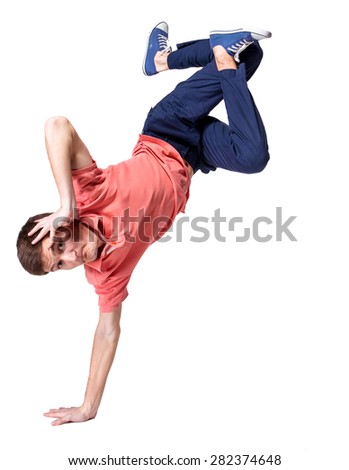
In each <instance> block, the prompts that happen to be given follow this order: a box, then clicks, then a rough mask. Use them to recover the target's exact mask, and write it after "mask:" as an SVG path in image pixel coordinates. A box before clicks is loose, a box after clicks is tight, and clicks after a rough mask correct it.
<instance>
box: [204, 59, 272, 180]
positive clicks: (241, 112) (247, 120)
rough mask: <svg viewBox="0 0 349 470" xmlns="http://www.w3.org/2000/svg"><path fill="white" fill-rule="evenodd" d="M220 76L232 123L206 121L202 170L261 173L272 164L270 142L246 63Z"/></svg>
mask: <svg viewBox="0 0 349 470" xmlns="http://www.w3.org/2000/svg"><path fill="white" fill-rule="evenodd" d="M219 76H220V81H221V88H222V93H223V99H224V103H225V106H226V110H227V114H228V123H229V124H225V123H223V122H221V121H219V120H218V119H216V118H214V117H211V116H207V117H205V118H204V119H203V120H202V122H201V123H202V129H201V130H202V134H201V136H202V138H201V143H202V155H201V159H200V169H201V170H202V171H203V172H207V171H209V170H212V169H213V168H224V169H226V170H231V171H237V172H241V173H258V172H260V171H262V170H263V169H264V168H265V166H266V164H267V163H268V160H269V152H268V143H267V137H266V132H265V129H264V125H263V122H262V119H261V117H260V114H259V112H258V109H257V107H256V105H255V103H254V100H253V97H252V95H251V93H250V92H249V90H248V88H247V83H246V67H245V64H241V65H240V67H239V69H238V70H222V71H221V72H219ZM212 167H213V168H212Z"/></svg>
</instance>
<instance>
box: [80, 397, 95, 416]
mask: <svg viewBox="0 0 349 470" xmlns="http://www.w3.org/2000/svg"><path fill="white" fill-rule="evenodd" d="M80 409H81V411H82V413H83V414H85V415H86V416H87V417H88V418H94V417H95V416H96V414H97V411H98V405H96V404H93V403H91V402H89V401H86V400H85V401H84V403H83V404H82V405H81V407H80Z"/></svg>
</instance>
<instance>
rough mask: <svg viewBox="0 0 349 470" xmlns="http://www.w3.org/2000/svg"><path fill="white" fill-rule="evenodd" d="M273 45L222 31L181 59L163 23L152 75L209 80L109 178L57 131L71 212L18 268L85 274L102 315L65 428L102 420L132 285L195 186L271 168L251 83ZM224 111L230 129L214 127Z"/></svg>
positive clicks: (38, 224)
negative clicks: (81, 394)
mask: <svg viewBox="0 0 349 470" xmlns="http://www.w3.org/2000/svg"><path fill="white" fill-rule="evenodd" d="M270 36H271V33H269V32H267V31H262V30H256V29H253V30H246V29H242V28H241V29H238V30H233V31H214V32H211V34H210V39H209V40H208V39H205V40H198V41H192V42H187V43H183V44H179V45H178V46H177V50H176V51H173V52H172V51H171V49H170V48H169V44H168V26H167V24H166V23H164V22H162V23H159V24H158V25H157V26H156V27H155V28H154V29H153V30H152V32H151V34H150V36H149V39H148V46H147V53H146V57H145V60H144V64H143V71H144V73H145V74H146V75H154V74H156V73H159V72H162V71H165V70H169V69H183V68H187V67H201V69H200V70H199V71H198V72H196V73H195V74H194V75H193V76H192V77H191V78H189V79H188V80H186V81H184V82H182V83H180V84H179V85H178V86H177V87H176V88H175V90H174V91H173V92H172V93H170V94H169V95H168V96H166V97H165V98H164V99H163V100H162V101H160V102H159V103H158V104H157V105H156V106H155V107H154V108H153V109H151V110H150V112H149V114H148V116H147V119H146V121H145V124H144V129H143V131H142V135H141V136H140V138H139V141H138V143H137V145H136V147H135V149H134V151H133V155H132V158H130V159H129V160H126V161H124V162H121V163H119V164H117V165H112V166H109V167H108V168H107V169H105V170H102V169H100V168H98V167H97V165H96V163H95V162H94V161H93V159H92V157H91V155H90V153H89V151H88V150H87V148H86V146H85V145H84V143H83V142H82V141H81V139H80V137H79V136H78V134H77V132H76V131H75V129H74V128H73V126H72V125H71V123H70V122H69V121H68V120H67V119H66V118H63V117H55V118H51V119H49V120H48V121H47V122H46V125H45V138H46V148H47V153H48V157H49V160H50V164H51V168H52V172H53V175H54V177H55V181H56V184H57V188H58V191H59V195H60V199H61V206H60V208H59V209H58V210H57V211H56V212H54V213H52V214H41V215H38V216H35V217H31V218H30V219H29V220H28V221H27V223H26V224H25V225H24V226H23V227H22V229H21V231H20V234H19V236H18V240H17V250H18V257H19V259H20V261H21V263H22V265H23V267H24V268H25V269H26V270H27V271H28V272H30V273H31V274H36V275H43V274H47V273H49V272H54V271H58V270H64V269H72V268H75V267H77V266H79V265H82V264H83V265H84V267H85V273H86V277H87V280H88V281H89V282H90V283H91V284H93V285H94V287H95V291H96V293H97V294H98V296H99V310H100V315H99V322H98V325H97V329H96V333H95V337H94V343H93V350H92V357H91V364H90V373H89V378H88V383H87V387H86V393H85V398H84V401H83V404H82V405H81V406H79V407H72V408H59V409H51V410H50V411H49V412H47V413H45V416H47V417H50V418H54V421H53V422H52V424H53V425H60V424H64V423H67V422H79V421H86V420H88V419H92V418H94V417H95V416H96V414H97V410H98V407H99V404H100V402H101V398H102V394H103V390H104V386H105V383H106V380H107V376H108V373H109V370H110V367H111V365H112V362H113V359H114V355H115V351H116V348H117V344H118V340H119V335H120V316H121V305H122V302H123V301H124V300H125V298H126V297H127V295H128V293H127V284H128V282H129V279H130V276H131V274H132V272H133V270H134V268H135V266H136V265H137V263H138V261H139V259H140V258H141V256H142V254H143V253H144V251H145V250H146V249H147V248H148V247H149V246H150V245H151V244H152V243H153V242H155V241H156V240H158V239H159V238H160V237H161V236H162V235H163V234H164V233H165V232H166V231H167V230H168V229H169V227H170V226H171V224H172V223H173V220H174V218H175V217H176V215H177V214H178V213H179V212H183V211H184V208H185V205H186V202H187V199H188V197H189V187H190V181H191V177H192V175H193V174H194V173H195V172H197V171H198V170H201V171H202V172H204V173H208V172H209V171H212V170H215V169H216V168H225V169H227V170H231V171H238V172H243V173H255V172H260V171H261V170H263V169H264V167H265V165H266V164H267V162H268V159H269V154H268V145H267V138H266V134H265V130H264V126H263V123H262V120H261V118H260V115H259V113H258V110H257V108H256V106H255V104H254V101H253V99H252V96H251V94H250V92H249V90H248V88H247V80H248V79H249V78H250V77H251V76H252V75H253V74H254V72H255V71H256V69H257V68H258V66H259V64H260V61H261V59H262V50H261V48H260V46H259V43H258V41H259V40H261V39H264V38H267V37H270ZM222 99H223V100H224V102H225V105H226V109H227V114H228V122H229V124H225V123H223V122H220V121H219V120H217V119H215V118H214V117H211V116H209V113H210V111H211V110H212V109H213V108H214V107H215V106H216V105H217V104H218V103H219V102H220V101H221V100H222Z"/></svg>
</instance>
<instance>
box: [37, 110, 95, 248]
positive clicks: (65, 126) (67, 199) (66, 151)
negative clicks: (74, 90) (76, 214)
mask: <svg viewBox="0 0 349 470" xmlns="http://www.w3.org/2000/svg"><path fill="white" fill-rule="evenodd" d="M45 144H46V150H47V155H48V158H49V161H50V165H51V169H52V173H53V176H54V178H55V181H56V185H57V189H58V193H59V197H60V201H61V205H60V208H59V209H58V210H57V211H55V212H54V213H53V214H52V215H51V216H49V217H45V218H43V219H41V220H39V221H38V223H37V225H36V226H35V227H34V229H33V230H32V231H31V232H30V233H29V235H30V236H31V235H33V234H34V233H36V232H38V231H39V230H40V231H39V233H38V235H37V236H36V238H35V240H34V241H33V244H35V243H37V242H38V241H40V240H41V239H42V238H44V236H45V235H46V234H47V233H48V232H50V234H51V239H52V238H53V236H54V234H55V230H56V229H57V228H58V227H59V226H61V227H62V226H66V225H68V224H69V223H70V222H71V219H72V217H73V211H74V207H75V194H74V188H73V182H72V176H71V170H72V169H80V168H83V167H85V166H88V165H90V164H91V163H92V158H91V155H90V152H89V151H88V149H87V147H86V146H85V144H84V143H83V142H82V140H81V139H80V137H79V135H78V133H77V132H76V130H75V129H74V127H73V126H72V124H71V123H70V122H69V120H68V119H67V118H65V117H62V116H58V117H52V118H50V119H48V120H47V121H46V124H45Z"/></svg>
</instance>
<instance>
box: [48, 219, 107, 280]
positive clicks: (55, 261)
mask: <svg viewBox="0 0 349 470" xmlns="http://www.w3.org/2000/svg"><path fill="white" fill-rule="evenodd" d="M73 227H74V230H73ZM61 233H62V238H61V241H59V238H60V236H59V231H58V234H57V235H58V236H57V237H56V239H57V241H55V242H54V243H53V245H52V246H51V247H50V244H51V240H50V238H49V237H46V238H45V239H44V240H43V241H42V252H41V259H42V266H43V268H44V270H45V271H46V272H54V271H58V270H61V269H73V268H76V267H77V266H81V265H82V264H85V263H90V262H92V261H94V260H95V259H96V258H97V257H98V248H99V247H100V246H101V245H102V242H101V241H100V240H99V238H98V236H97V235H96V234H95V233H94V232H93V231H92V230H90V229H89V228H88V227H86V226H85V225H82V224H79V223H77V222H74V226H73V225H71V226H70V227H69V228H68V230H67V229H63V230H61ZM69 233H70V234H71V236H67V234H69Z"/></svg>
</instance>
